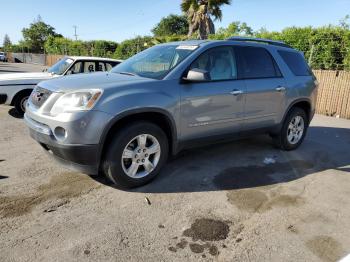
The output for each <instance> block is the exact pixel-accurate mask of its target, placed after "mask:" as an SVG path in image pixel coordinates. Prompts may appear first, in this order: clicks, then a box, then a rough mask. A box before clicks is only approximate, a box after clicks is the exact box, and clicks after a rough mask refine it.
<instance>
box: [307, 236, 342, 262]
mask: <svg viewBox="0 0 350 262" xmlns="http://www.w3.org/2000/svg"><path fill="white" fill-rule="evenodd" d="M306 246H307V247H308V248H309V250H310V251H311V252H312V253H314V254H315V255H316V256H317V257H318V258H320V259H321V260H322V261H338V260H339V259H341V258H342V257H343V256H345V255H346V252H345V251H344V249H343V247H342V246H341V244H340V243H339V242H338V241H336V240H335V239H333V238H332V237H329V236H316V237H314V238H312V239H311V240H309V241H307V242H306Z"/></svg>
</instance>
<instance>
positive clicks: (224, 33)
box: [211, 21, 253, 39]
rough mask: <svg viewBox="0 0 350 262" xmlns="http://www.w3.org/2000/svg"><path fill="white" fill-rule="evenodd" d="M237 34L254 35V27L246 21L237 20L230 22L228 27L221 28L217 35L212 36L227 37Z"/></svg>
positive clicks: (217, 37) (216, 37)
mask: <svg viewBox="0 0 350 262" xmlns="http://www.w3.org/2000/svg"><path fill="white" fill-rule="evenodd" d="M236 35H240V36H252V35H253V29H252V28H251V27H250V26H248V25H247V23H245V22H243V23H241V22H239V21H236V22H232V23H231V24H229V25H228V27H227V28H219V29H218V31H217V33H216V34H215V36H212V37H211V38H215V39H226V38H229V37H231V36H236Z"/></svg>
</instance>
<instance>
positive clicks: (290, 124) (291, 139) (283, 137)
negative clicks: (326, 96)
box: [272, 107, 309, 151]
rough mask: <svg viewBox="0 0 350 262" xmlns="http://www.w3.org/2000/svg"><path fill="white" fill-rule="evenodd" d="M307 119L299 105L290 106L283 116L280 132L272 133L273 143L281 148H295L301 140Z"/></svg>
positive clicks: (288, 149) (306, 127) (305, 129)
mask: <svg viewBox="0 0 350 262" xmlns="http://www.w3.org/2000/svg"><path fill="white" fill-rule="evenodd" d="M308 127H309V119H308V117H307V115H306V113H305V111H304V110H303V109H301V108H299V107H295V108H292V109H291V111H290V112H289V113H288V115H287V117H286V118H285V120H284V122H283V125H282V128H281V130H280V133H279V134H278V135H273V136H272V138H273V140H274V142H275V145H276V146H277V147H279V148H280V149H282V150H286V151H290V150H294V149H297V148H298V147H299V146H300V145H301V143H302V142H303V140H304V138H305V135H306V132H307V129H308Z"/></svg>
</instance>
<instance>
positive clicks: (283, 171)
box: [213, 160, 314, 190]
mask: <svg viewBox="0 0 350 262" xmlns="http://www.w3.org/2000/svg"><path fill="white" fill-rule="evenodd" d="M313 167H314V164H313V163H311V162H308V161H304V160H291V161H287V162H280V163H275V164H270V165H262V166H260V165H250V166H236V167H230V168H227V169H224V170H223V171H222V172H220V173H219V174H218V175H217V176H215V178H214V181H213V182H214V184H215V186H216V187H217V188H219V189H223V190H230V189H244V188H252V187H261V186H271V185H274V184H277V183H280V182H288V181H291V180H294V179H298V178H300V177H302V176H303V174H304V173H305V171H307V170H309V169H312V168H313ZM293 169H294V170H296V171H297V172H294V170H293ZM275 174H278V176H277V175H276V176H274V175H275Z"/></svg>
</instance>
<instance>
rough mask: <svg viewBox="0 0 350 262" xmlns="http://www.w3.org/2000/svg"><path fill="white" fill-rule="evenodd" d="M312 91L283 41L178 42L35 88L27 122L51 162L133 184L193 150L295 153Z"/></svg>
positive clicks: (299, 60)
mask: <svg viewBox="0 0 350 262" xmlns="http://www.w3.org/2000/svg"><path fill="white" fill-rule="evenodd" d="M317 85H318V83H317V80H316V78H315V76H314V75H313V74H312V71H311V70H310V68H309V66H308V65H307V63H306V61H305V59H304V56H303V54H302V53H300V52H298V51H296V50H294V49H293V48H291V47H290V46H288V45H286V44H284V43H283V42H275V41H269V40H261V39H249V38H248V39H247V38H231V39H228V40H226V41H187V42H175V43H167V44H162V45H158V46H155V47H152V48H149V49H147V50H145V51H143V52H141V53H139V54H137V55H135V56H133V57H131V58H130V59H128V60H126V61H125V62H123V63H122V64H120V65H118V66H116V67H114V68H113V70H111V71H110V72H108V73H99V74H94V75H80V76H69V77H65V78H61V79H54V80H51V81H44V82H41V83H39V84H38V86H37V87H36V88H35V90H34V91H33V94H32V96H31V98H30V99H29V102H28V107H27V111H26V114H25V117H24V118H25V121H26V124H27V125H28V127H29V129H30V135H31V136H32V137H33V138H34V139H35V140H36V141H38V142H39V143H40V145H41V146H42V147H43V148H44V149H45V150H47V151H49V152H51V153H52V155H54V156H55V157H56V158H57V159H59V160H61V161H62V162H64V163H66V164H68V165H69V166H74V167H75V168H77V169H79V170H81V171H83V172H86V173H88V174H97V173H99V172H103V173H104V174H105V175H106V177H107V178H108V179H110V180H111V181H112V182H113V183H116V184H118V185H122V186H126V187H135V186H141V185H143V184H145V183H147V182H149V181H150V180H151V179H153V178H154V177H155V176H156V175H157V174H158V173H159V171H160V169H161V167H162V165H164V163H165V162H166V159H167V157H168V154H169V153H170V154H176V153H177V152H179V151H180V150H181V149H183V148H188V147H191V146H194V145H203V143H205V144H207V143H211V142H217V141H223V140H226V139H232V138H237V137H242V136H246V135H248V134H249V135H252V134H256V133H267V134H270V135H271V137H272V138H273V139H274V141H275V142H276V144H277V145H278V146H279V147H280V148H281V149H283V150H293V149H296V148H298V146H299V145H300V144H301V143H302V141H303V139H304V137H305V134H306V132H307V129H308V126H309V123H310V121H311V120H312V118H313V115H314V112H315V102H316V95H317Z"/></svg>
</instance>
